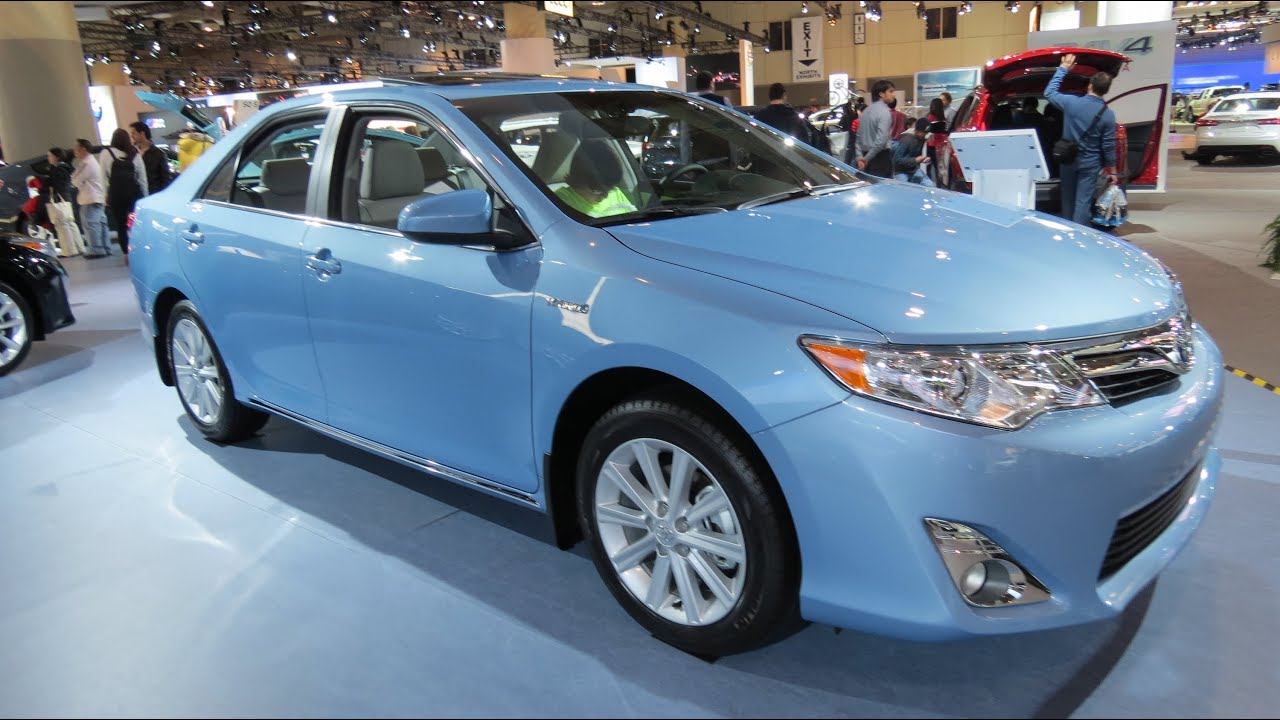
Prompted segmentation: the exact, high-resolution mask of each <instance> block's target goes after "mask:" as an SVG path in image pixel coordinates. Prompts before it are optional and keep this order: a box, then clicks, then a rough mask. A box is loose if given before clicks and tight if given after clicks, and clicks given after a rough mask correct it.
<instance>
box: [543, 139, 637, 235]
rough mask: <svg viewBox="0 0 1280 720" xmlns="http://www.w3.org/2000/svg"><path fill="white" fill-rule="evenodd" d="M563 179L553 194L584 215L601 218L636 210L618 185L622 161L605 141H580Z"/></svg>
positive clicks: (620, 178) (620, 179)
mask: <svg viewBox="0 0 1280 720" xmlns="http://www.w3.org/2000/svg"><path fill="white" fill-rule="evenodd" d="M565 182H566V183H567V185H566V186H565V187H562V188H560V189H558V190H556V191H555V192H556V196H557V197H559V198H560V199H561V200H563V201H564V202H565V203H566V204H567V205H569V207H572V208H573V209H575V210H577V211H578V212H581V213H582V214H584V215H588V216H590V217H593V218H600V217H609V216H610V215H622V214H623V213H629V212H635V211H636V206H635V203H633V202H631V199H630V198H628V197H627V195H626V193H624V192H623V191H622V188H621V187H619V185H621V183H622V165H621V164H620V161H619V159H618V157H617V156H616V155H615V154H613V153H612V152H611V151H610V149H609V147H608V146H606V145H604V144H601V143H599V142H584V143H582V145H580V146H579V147H578V150H577V152H575V153H574V154H573V161H572V162H571V163H570V164H569V174H568V175H567V176H566V177H565Z"/></svg>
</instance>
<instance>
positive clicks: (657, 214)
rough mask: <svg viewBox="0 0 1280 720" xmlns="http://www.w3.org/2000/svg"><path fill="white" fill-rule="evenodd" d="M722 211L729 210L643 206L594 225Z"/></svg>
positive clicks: (698, 207)
mask: <svg viewBox="0 0 1280 720" xmlns="http://www.w3.org/2000/svg"><path fill="white" fill-rule="evenodd" d="M722 212H728V211H727V210H725V209H724V208H722V207H720V206H719V205H656V206H654V207H651V208H642V209H640V210H636V211H635V212H629V213H626V214H624V215H613V216H611V217H604V218H600V221H598V222H594V223H592V225H595V226H596V227H605V226H607V225H626V224H629V223H633V222H641V221H643V220H650V219H654V218H675V217H689V216H690V215H710V214H712V213H722Z"/></svg>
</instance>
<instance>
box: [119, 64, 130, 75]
mask: <svg viewBox="0 0 1280 720" xmlns="http://www.w3.org/2000/svg"><path fill="white" fill-rule="evenodd" d="M120 72H122V73H124V74H125V75H132V74H133V68H131V67H129V63H125V64H123V65H121V66H120Z"/></svg>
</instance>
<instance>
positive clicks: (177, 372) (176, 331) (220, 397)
mask: <svg viewBox="0 0 1280 720" xmlns="http://www.w3.org/2000/svg"><path fill="white" fill-rule="evenodd" d="M168 338H169V343H168V345H169V367H170V369H171V370H172V371H173V384H174V385H175V386H176V387H177V388H178V397H179V398H180V399H181V400H182V407H183V408H184V409H185V410H186V411H187V416H188V417H190V418H191V419H192V421H194V422H195V424H196V427H198V428H200V432H202V433H204V435H205V437H207V438H209V439H210V440H215V441H217V442H224V443H231V442H237V441H239V440H244V439H245V438H248V437H250V436H252V435H253V434H254V433H256V432H257V431H258V430H260V429H262V426H263V425H265V424H266V423H267V419H268V416H267V414H266V413H263V412H260V411H257V410H253V409H251V408H249V407H246V406H245V405H243V404H242V403H240V402H238V401H237V400H236V398H235V394H234V393H233V392H232V389H231V377H230V376H229V375H228V374H227V368H226V366H225V365H223V363H222V356H221V355H220V354H219V353H218V348H217V346H215V345H214V344H213V340H212V339H211V338H210V337H209V330H208V328H206V327H205V325H204V321H202V320H201V319H200V315H199V313H197V312H196V308H195V306H194V305H192V304H191V303H190V302H189V301H187V300H183V301H181V302H179V303H178V304H177V305H175V306H174V307H173V312H172V313H171V314H170V315H169V331H168Z"/></svg>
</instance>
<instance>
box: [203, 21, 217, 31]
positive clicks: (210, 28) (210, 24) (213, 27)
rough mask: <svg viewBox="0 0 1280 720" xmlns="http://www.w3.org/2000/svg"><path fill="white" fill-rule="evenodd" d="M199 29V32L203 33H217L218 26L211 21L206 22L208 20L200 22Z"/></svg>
mask: <svg viewBox="0 0 1280 720" xmlns="http://www.w3.org/2000/svg"><path fill="white" fill-rule="evenodd" d="M200 29H201V30H204V31H205V32H216V31H217V29H218V24H217V23H216V22H214V21H212V20H208V19H205V20H201V21H200Z"/></svg>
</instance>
